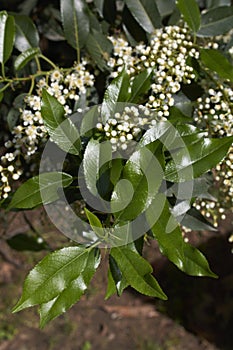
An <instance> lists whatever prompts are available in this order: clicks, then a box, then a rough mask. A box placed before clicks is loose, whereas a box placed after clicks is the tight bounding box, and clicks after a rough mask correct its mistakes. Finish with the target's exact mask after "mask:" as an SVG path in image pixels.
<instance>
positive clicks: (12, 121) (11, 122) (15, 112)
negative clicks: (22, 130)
mask: <svg viewBox="0 0 233 350" xmlns="http://www.w3.org/2000/svg"><path fill="white" fill-rule="evenodd" d="M19 116H20V111H19V109H16V108H14V107H12V108H11V109H10V110H9V113H8V114H7V124H8V127H9V129H10V130H11V131H12V130H13V128H14V127H15V126H16V124H17V122H18V120H19Z"/></svg>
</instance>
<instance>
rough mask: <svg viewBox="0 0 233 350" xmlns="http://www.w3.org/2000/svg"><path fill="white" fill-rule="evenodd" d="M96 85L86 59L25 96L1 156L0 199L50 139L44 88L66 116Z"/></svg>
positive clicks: (48, 78) (56, 73)
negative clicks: (43, 109) (44, 115)
mask: <svg viewBox="0 0 233 350" xmlns="http://www.w3.org/2000/svg"><path fill="white" fill-rule="evenodd" d="M93 85H94V76H93V75H92V74H90V72H89V71H88V70H87V69H86V61H83V62H82V63H79V64H76V65H75V66H74V67H73V68H72V69H69V70H62V69H61V70H60V69H56V70H54V71H52V72H51V73H49V74H48V76H46V77H45V78H42V79H40V80H39V81H38V82H37V88H36V94H34V95H27V96H26V97H25V101H24V102H25V105H24V108H22V109H20V116H19V123H18V125H16V126H15V127H14V128H13V130H12V136H13V138H12V140H8V141H7V142H6V143H5V147H6V148H7V149H8V151H9V152H8V153H6V154H5V155H4V156H2V157H1V164H2V167H1V170H0V173H1V176H2V180H1V184H2V185H0V198H2V197H3V198H7V196H8V193H9V192H10V190H11V188H10V182H11V180H17V179H18V178H19V176H20V175H21V174H22V171H21V168H22V162H21V161H22V160H23V161H26V162H29V161H30V159H31V157H32V155H34V154H35V152H36V151H37V150H38V148H39V147H40V146H43V144H44V142H45V141H47V137H48V135H47V131H46V128H45V127H44V124H43V119H42V116H41V96H42V89H43V88H44V89H46V90H47V91H48V93H49V94H50V95H52V96H54V97H56V99H57V100H58V101H59V102H60V103H61V104H62V105H63V107H64V110H65V115H69V114H71V113H72V112H74V111H75V110H77V103H78V101H79V98H80V95H81V94H84V93H86V89H87V88H89V87H92V86H93ZM13 168H14V169H13Z"/></svg>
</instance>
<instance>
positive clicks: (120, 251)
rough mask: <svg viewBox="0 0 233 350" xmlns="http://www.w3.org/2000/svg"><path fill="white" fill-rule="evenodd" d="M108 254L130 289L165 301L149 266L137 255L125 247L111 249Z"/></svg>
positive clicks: (164, 296)
mask: <svg viewBox="0 0 233 350" xmlns="http://www.w3.org/2000/svg"><path fill="white" fill-rule="evenodd" d="M110 254H111V256H112V257H113V258H114V259H115V261H116V263H117V265H118V266H119V269H120V271H121V273H122V275H123V276H124V278H125V279H126V281H127V283H128V284H129V285H130V286H131V287H132V288H134V289H135V290H137V291H138V292H140V293H142V294H145V295H148V296H152V297H158V298H160V299H164V300H166V299H167V297H166V295H165V294H164V293H163V291H162V289H161V288H160V286H159V284H158V282H157V281H156V280H155V279H154V278H153V277H152V275H151V273H152V267H151V265H150V264H149V263H148V262H147V261H146V260H145V259H143V258H142V257H141V256H140V255H139V254H137V253H135V252H134V251H132V250H130V249H128V248H127V247H119V248H117V247H116V248H112V249H111V251H110Z"/></svg>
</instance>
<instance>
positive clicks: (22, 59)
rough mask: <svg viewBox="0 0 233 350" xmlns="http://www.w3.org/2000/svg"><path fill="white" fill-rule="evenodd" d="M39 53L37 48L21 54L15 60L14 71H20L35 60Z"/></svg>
mask: <svg viewBox="0 0 233 350" xmlns="http://www.w3.org/2000/svg"><path fill="white" fill-rule="evenodd" d="M39 53H40V50H39V49H38V48H30V49H27V50H26V51H24V52H22V53H21V54H20V55H19V56H18V57H17V58H16V60H15V62H14V67H15V70H19V69H22V68H23V67H24V66H25V65H26V64H27V63H28V62H30V61H31V60H32V59H33V58H35V57H36V56H37V55H38V54H39Z"/></svg>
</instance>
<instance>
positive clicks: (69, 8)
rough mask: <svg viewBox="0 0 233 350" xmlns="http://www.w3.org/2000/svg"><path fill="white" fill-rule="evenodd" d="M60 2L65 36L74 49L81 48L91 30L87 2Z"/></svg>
mask: <svg viewBox="0 0 233 350" xmlns="http://www.w3.org/2000/svg"><path fill="white" fill-rule="evenodd" d="M60 4H61V18H62V24H63V28H64V33H65V37H66V39H67V41H68V43H69V44H70V45H71V46H72V47H73V48H74V49H76V50H77V49H81V48H82V47H83V46H84V45H85V43H86V40H87V37H88V34H89V32H90V22H89V17H88V8H87V4H86V2H85V1H84V0H61V2H60Z"/></svg>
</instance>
